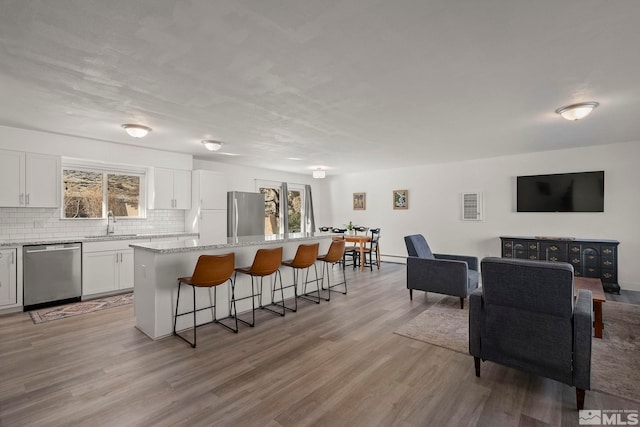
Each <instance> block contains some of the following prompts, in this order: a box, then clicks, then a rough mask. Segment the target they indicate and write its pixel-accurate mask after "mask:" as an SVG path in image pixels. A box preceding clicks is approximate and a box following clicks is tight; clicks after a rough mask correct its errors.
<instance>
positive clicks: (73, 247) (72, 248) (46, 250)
mask: <svg viewBox="0 0 640 427" xmlns="http://www.w3.org/2000/svg"><path fill="white" fill-rule="evenodd" d="M78 249H80V246H71V247H68V248H53V249H32V250H28V249H27V250H25V252H26V253H28V254H35V253H39V252H54V251H75V250H78Z"/></svg>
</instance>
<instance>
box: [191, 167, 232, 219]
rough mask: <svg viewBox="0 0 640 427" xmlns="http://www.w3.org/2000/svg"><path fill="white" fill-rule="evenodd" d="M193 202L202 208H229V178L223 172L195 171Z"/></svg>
mask: <svg viewBox="0 0 640 427" xmlns="http://www.w3.org/2000/svg"><path fill="white" fill-rule="evenodd" d="M192 176H193V179H192V190H193V199H194V200H193V202H194V203H193V204H194V205H195V204H198V203H199V205H200V209H216V210H219V209H223V210H226V209H227V180H226V178H225V176H224V174H223V173H222V172H214V171H208V170H195V171H193V174H192Z"/></svg>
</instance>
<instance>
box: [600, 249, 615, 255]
mask: <svg viewBox="0 0 640 427" xmlns="http://www.w3.org/2000/svg"><path fill="white" fill-rule="evenodd" d="M602 252H604V253H605V254H607V255H609V254H611V253H613V251H612V250H611V249H605V250H603V251H602Z"/></svg>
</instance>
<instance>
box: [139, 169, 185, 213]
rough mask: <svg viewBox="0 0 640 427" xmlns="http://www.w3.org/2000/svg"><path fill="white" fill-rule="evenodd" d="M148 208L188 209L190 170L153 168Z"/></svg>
mask: <svg viewBox="0 0 640 427" xmlns="http://www.w3.org/2000/svg"><path fill="white" fill-rule="evenodd" d="M152 182H153V184H152V191H151V197H150V198H149V199H150V204H149V208H150V209H190V208H191V172H190V171H184V170H176V169H163V168H154V169H153V179H152Z"/></svg>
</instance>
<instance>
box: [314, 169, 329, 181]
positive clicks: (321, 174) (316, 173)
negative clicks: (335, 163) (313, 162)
mask: <svg viewBox="0 0 640 427" xmlns="http://www.w3.org/2000/svg"><path fill="white" fill-rule="evenodd" d="M325 176H326V173H325V171H323V170H322V169H316V170H314V171H313V177H314V178H316V179H321V178H324V177H325Z"/></svg>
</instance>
